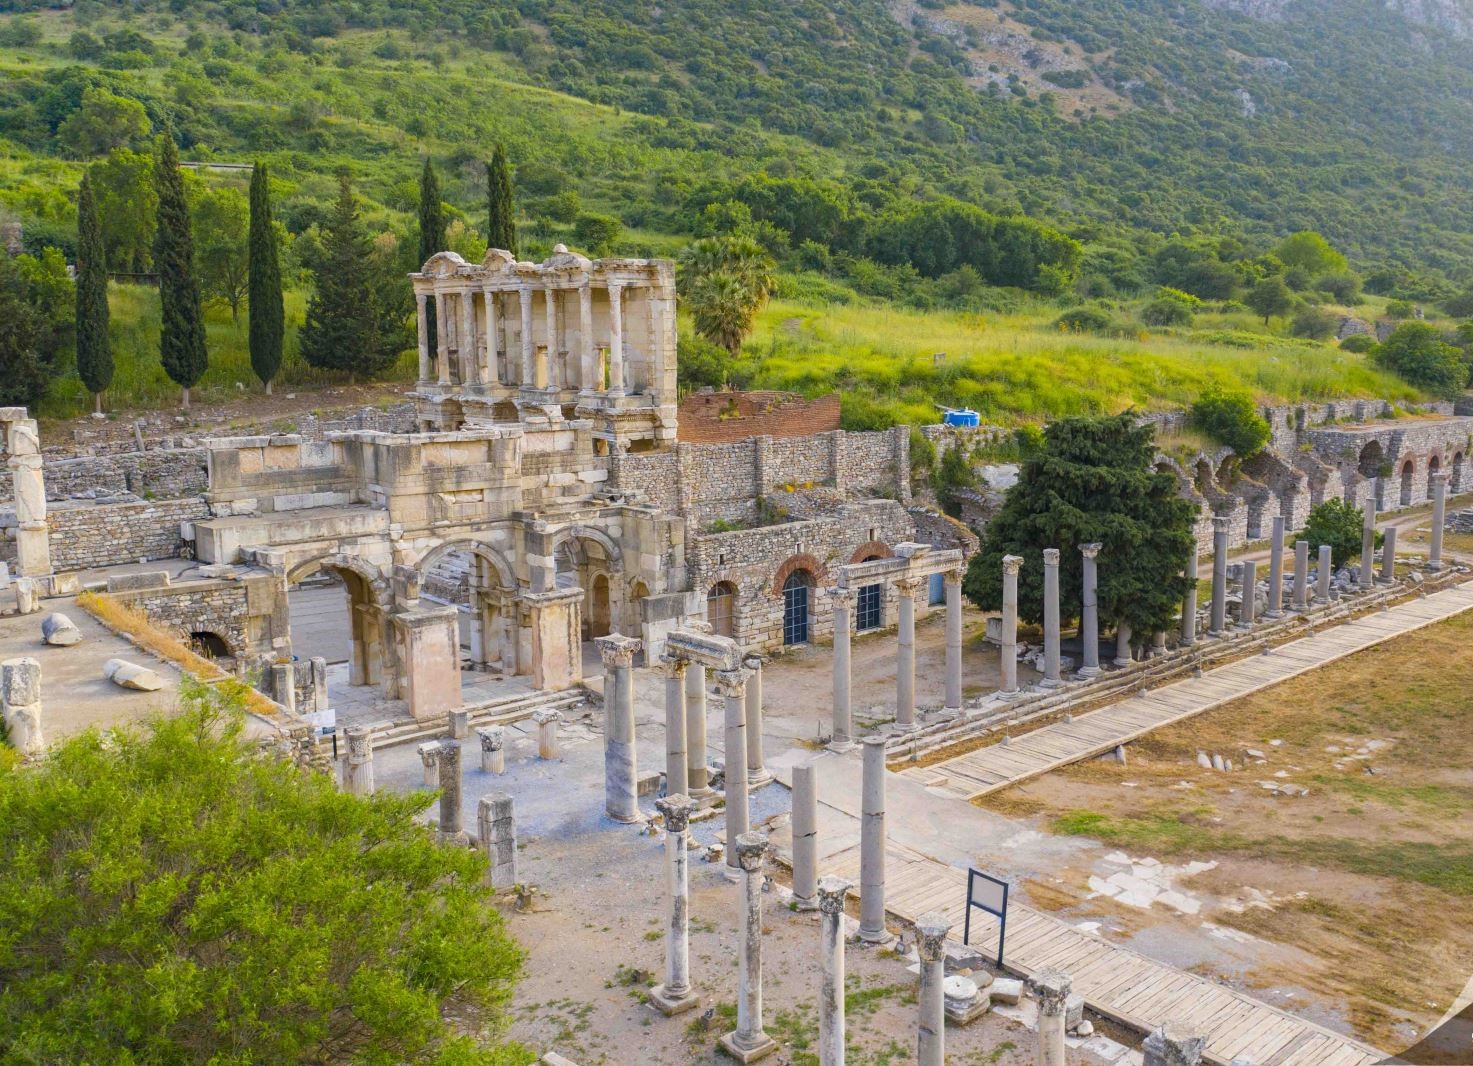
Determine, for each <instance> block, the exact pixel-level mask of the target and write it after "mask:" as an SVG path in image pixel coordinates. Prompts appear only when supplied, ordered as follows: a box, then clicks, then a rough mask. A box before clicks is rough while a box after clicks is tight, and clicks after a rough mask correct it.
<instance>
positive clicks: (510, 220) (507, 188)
mask: <svg viewBox="0 0 1473 1066" xmlns="http://www.w3.org/2000/svg"><path fill="white" fill-rule="evenodd" d="M486 186H487V189H486V198H487V214H486V242H487V243H488V244H489V245H490V246H491V247H492V248H504V249H506V250H507V251H508V252H510V253H511V254H512V255H513V256H515V255H516V254H517V208H516V204H515V203H514V202H513V200H512V195H511V172H510V171H509V170H508V169H507V166H506V149H505V148H503V147H502V146H501V145H499V144H498V145H497V146H496V151H495V152H494V153H492V156H491V162H490V163H488V164H486Z"/></svg>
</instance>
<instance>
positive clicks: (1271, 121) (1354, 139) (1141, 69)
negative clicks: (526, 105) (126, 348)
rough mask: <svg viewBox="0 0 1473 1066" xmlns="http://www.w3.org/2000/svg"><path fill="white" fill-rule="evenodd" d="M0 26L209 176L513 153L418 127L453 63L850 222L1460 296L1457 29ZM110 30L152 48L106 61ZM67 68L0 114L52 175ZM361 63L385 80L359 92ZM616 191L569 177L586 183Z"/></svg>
mask: <svg viewBox="0 0 1473 1066" xmlns="http://www.w3.org/2000/svg"><path fill="white" fill-rule="evenodd" d="M61 9H65V10H61ZM5 11H9V12H22V13H24V12H34V14H33V15H32V16H31V19H32V21H33V22H34V23H35V24H37V25H39V26H40V27H42V28H43V29H44V30H46V31H47V32H48V34H49V33H52V32H55V33H58V34H60V35H62V36H61V37H59V38H58V42H61V41H65V40H66V39H67V38H66V36H65V35H66V34H69V33H72V32H75V31H76V30H81V31H82V32H83V33H89V34H92V35H93V39H94V40H96V41H97V42H98V45H99V48H98V50H97V52H96V54H94V55H90V56H86V55H82V56H78V55H77V48H76V47H75V44H73V47H72V49H71V51H72V56H73V58H80V59H82V60H83V61H84V62H86V63H89V64H95V65H97V66H100V67H101V68H103V69H104V70H113V71H116V76H110V77H111V78H112V81H113V82H114V83H115V84H116V85H118V86H121V87H123V88H125V89H128V91H129V92H130V93H131V94H132V95H135V96H136V97H139V98H142V99H143V100H144V102H145V104H146V105H147V106H148V107H149V108H150V111H151V112H161V111H169V112H171V114H170V115H169V116H168V117H169V118H170V120H171V122H172V124H173V125H174V127H175V128H176V130H177V131H178V133H179V134H180V136H181V137H182V138H183V139H185V140H186V142H188V141H190V140H193V141H195V142H197V143H199V144H200V145H202V146H209V147H210V148H212V149H214V150H216V151H218V152H220V153H222V154H231V153H233V154H235V155H240V154H241V153H245V152H259V151H262V150H271V149H286V148H294V149H308V148H311V147H312V146H313V145H314V144H315V145H317V146H319V147H320V148H321V149H322V150H323V151H324V152H325V153H326V152H340V153H341V152H346V153H347V154H349V155H353V154H355V153H357V152H359V151H361V150H362V149H363V148H364V147H365V146H364V144H363V143H362V141H363V137H362V132H361V131H358V132H357V133H355V134H353V135H350V134H349V133H348V131H347V130H346V129H345V128H344V127H342V126H341V125H339V126H337V127H336V128H334V126H333V123H332V122H331V119H333V118H341V119H345V120H346V119H360V118H361V119H363V120H366V121H378V122H383V123H388V124H390V125H395V124H397V125H399V126H400V127H402V128H403V129H404V130H405V131H406V133H407V134H408V135H409V138H410V139H411V141H418V142H419V144H420V145H421V146H423V147H425V148H431V149H433V148H434V147H435V145H436V144H437V143H438V144H439V145H444V144H447V143H448V144H451V145H454V144H459V143H464V142H465V141H468V140H470V139H472V138H475V139H480V138H481V137H482V136H483V135H484V134H486V133H490V134H491V135H493V136H495V135H503V136H512V137H513V139H515V135H516V134H518V133H519V132H521V130H520V128H516V129H514V128H512V125H511V124H510V123H504V124H500V125H499V121H500V120H499V117H498V115H497V113H496V107H497V103H496V101H497V95H496V94H495V93H494V92H488V93H487V95H486V96H485V97H484V98H483V99H480V100H477V101H475V104H476V107H477V109H478V111H477V114H476V117H475V121H474V123H466V124H463V125H461V126H459V127H455V126H452V125H449V124H448V123H449V122H453V121H454V120H455V118H456V116H455V115H453V114H445V113H443V112H442V111H440V110H439V108H440V103H441V101H440V100H438V99H436V98H434V97H433V96H431V95H428V94H426V95H425V98H424V99H423V100H422V101H417V100H416V99H415V97H416V95H418V94H420V93H421V92H422V91H424V90H423V89H422V82H420V81H419V80H417V79H416V78H415V77H413V76H411V74H412V68H413V64H414V62H416V61H428V62H429V63H431V64H432V65H435V66H437V67H443V66H444V64H446V63H447V62H449V63H450V67H449V68H446V69H447V70H454V69H455V64H456V62H457V61H458V62H462V63H466V64H468V70H469V71H470V72H471V73H472V74H473V75H474V73H475V72H476V71H477V70H483V71H484V72H485V75H486V78H487V79H488V80H489V79H501V80H506V81H512V82H516V81H524V82H526V83H529V84H530V85H533V86H542V87H546V88H549V89H555V90H558V91H560V92H562V93H566V94H571V95H572V96H575V97H578V98H581V99H584V100H588V101H592V102H596V103H601V104H605V105H614V106H616V107H617V109H618V110H619V112H620V113H621V115H622V116H627V117H630V118H634V119H637V121H624V122H622V124H621V131H620V136H621V138H624V139H625V140H626V143H634V144H640V145H646V146H651V147H653V148H657V149H669V150H676V151H689V152H693V153H698V154H699V153H713V152H714V153H716V154H717V155H719V156H720V157H723V158H724V159H726V160H728V161H729V164H730V165H729V168H728V170H727V172H726V174H725V175H723V176H729V175H730V174H732V173H740V172H742V171H755V170H760V169H763V168H766V169H767V171H768V172H769V173H770V174H773V175H774V176H784V175H805V172H806V176H809V177H814V178H819V179H823V180H825V181H830V180H831V181H832V182H833V185H832V189H831V199H832V200H833V209H834V210H835V211H836V212H838V213H839V214H841V215H842V214H846V213H860V212H863V211H864V210H865V209H866V204H869V205H870V206H873V201H874V200H875V199H876V197H877V196H880V195H882V194H883V195H893V194H894V193H895V192H899V193H901V194H902V195H912V194H913V195H919V196H930V195H951V196H955V197H957V198H959V199H962V200H966V201H969V202H972V203H976V204H978V205H980V206H982V207H984V208H987V209H989V210H991V211H994V212H997V213H1001V214H1007V213H1013V212H1017V211H1021V212H1024V213H1027V214H1030V215H1033V216H1035V217H1038V218H1041V219H1044V220H1047V221H1049V222H1052V223H1054V224H1057V225H1059V226H1061V227H1062V228H1064V229H1066V230H1068V231H1071V232H1074V233H1076V234H1077V235H1079V236H1082V237H1086V238H1088V237H1098V236H1101V235H1104V234H1109V233H1111V232H1112V231H1114V230H1116V229H1124V228H1131V229H1138V230H1148V231H1152V232H1154V233H1156V234H1163V235H1166V234H1172V233H1195V234H1198V235H1208V236H1231V237H1241V238H1247V239H1248V240H1249V242H1250V243H1251V244H1255V245H1262V244H1264V243H1265V242H1267V241H1268V240H1270V239H1271V238H1276V237H1279V236H1282V235H1284V234H1286V233H1289V232H1291V231H1295V230H1301V229H1316V230H1319V231H1320V232H1322V233H1324V234H1325V235H1326V236H1327V237H1329V238H1330V240H1331V241H1332V242H1333V243H1334V244H1336V245H1337V246H1338V247H1341V248H1343V249H1345V250H1346V251H1347V252H1348V253H1349V254H1350V256H1351V258H1352V261H1353V262H1354V263H1355V264H1356V265H1357V266H1359V267H1361V268H1363V269H1371V268H1374V267H1375V266H1378V265H1382V264H1391V263H1400V264H1405V265H1410V266H1413V267H1415V268H1418V269H1430V270H1432V271H1434V272H1437V273H1441V274H1443V275H1444V276H1451V277H1454V278H1459V277H1461V276H1462V275H1464V274H1465V273H1466V272H1467V268H1466V266H1465V264H1466V263H1467V262H1470V261H1473V232H1470V231H1473V182H1470V180H1469V178H1468V170H1469V167H1470V164H1473V64H1470V63H1469V62H1468V60H1467V53H1468V47H1469V44H1470V37H1473V0H1016V2H1008V0H990V2H977V3H966V4H946V3H944V2H941V0H891V2H886V0H785V2H783V3H774V2H771V0H662V2H660V3H657V4H655V3H650V2H648V0H600V2H599V3H596V4H595V3H587V2H585V0H521V2H520V3H511V2H508V0H189V2H187V3H186V2H183V0H76V2H75V4H74V5H73V4H72V3H71V0H65V2H62V0H0V12H5ZM0 21H4V22H6V23H7V27H6V28H7V30H8V29H10V28H13V24H14V23H15V22H16V21H17V20H16V19H15V18H14V17H11V18H9V19H5V18H3V16H0ZM21 21H24V20H23V19H22V20H21ZM89 27H92V29H89ZM120 27H126V28H128V29H129V30H131V31H133V32H136V33H140V34H142V35H143V36H145V37H147V38H149V42H152V43H156V44H157V45H158V48H157V49H156V50H153V51H150V50H149V49H141V48H130V47H128V45H127V42H126V41H124V42H122V43H121V44H117V42H112V43H109V42H108V40H107V39H106V33H108V32H111V33H113V34H115V35H116V34H117V32H118V31H119V28H120ZM149 42H145V43H149ZM12 43H16V42H12ZM19 43H24V42H19ZM114 44H117V47H114ZM85 47H86V43H85V41H84V42H83V49H84V50H85ZM10 51H11V49H9V48H6V49H3V50H0V52H3V53H8V52H10ZM56 52H57V54H55V55H54V56H53V57H52V58H51V60H50V61H48V62H47V63H45V64H43V65H42V66H41V67H40V68H37V67H35V66H25V65H24V64H22V66H23V67H24V70H23V73H24V75H25V76H24V77H20V78H9V79H7V85H6V87H5V88H4V89H3V90H0V91H3V92H4V93H5V94H6V98H5V99H0V104H4V105H5V107H4V113H5V117H4V118H3V119H0V136H4V137H6V138H8V139H10V140H11V141H12V142H13V143H16V144H18V145H21V146H23V147H25V148H27V149H29V150H32V151H37V152H42V153H45V152H49V151H58V149H57V146H56V144H55V142H54V139H53V138H54V135H55V132H56V129H57V126H58V121H57V120H56V115H57V114H64V110H62V111H59V110H58V108H59V107H61V105H59V104H58V103H57V102H56V100H55V99H52V100H51V102H50V103H49V104H48V103H47V102H46V101H45V100H44V99H42V97H43V96H44V93H42V92H41V91H40V88H39V86H40V84H41V83H45V85H47V86H50V87H51V88H53V89H54V88H55V87H56V86H57V85H60V84H62V83H63V82H64V81H65V78H66V76H67V71H66V67H65V62H66V59H67V57H68V53H67V50H66V49H65V48H58V49H57V50H56ZM299 57H305V61H306V62H307V63H308V66H307V67H306V69H305V73H303V74H302V77H304V78H306V79H307V80H306V81H305V83H297V82H296V81H295V80H293V79H295V78H296V77H297V73H298V72H299V71H301V70H302V69H303V68H302V67H301V66H300V64H299V63H298V58H299ZM9 58H10V57H9V56H7V66H9V65H10V64H9V62H8V60H9ZM293 64H297V65H295V66H294V65H293ZM365 64H366V65H368V66H377V67H378V68H380V69H381V70H382V71H383V72H385V73H386V74H392V73H393V72H395V71H398V72H401V73H402V75H403V76H402V77H401V78H400V79H399V80H398V81H397V83H396V82H395V80H394V79H393V78H392V77H387V76H386V77H381V78H379V79H378V80H377V82H376V83H375V85H374V87H373V91H372V92H371V93H364V92H361V91H359V86H360V84H361V81H355V80H354V79H355V77H357V78H360V79H361V75H362V68H363V66H364V65H365ZM354 68H358V70H357V71H356V73H355V69H354ZM17 72H20V71H17V70H16V69H14V68H13V69H12V70H10V71H8V73H17ZM288 74H290V77H289V78H287V80H286V81H283V78H286V77H287V75H288ZM28 79H30V80H29V82H28ZM191 79H194V81H195V82H198V83H199V84H198V85H197V87H196V88H195V89H194V90H193V91H188V92H187V91H185V90H183V89H181V88H180V86H181V84H190V82H191ZM263 80H264V81H265V82H266V83H269V82H271V81H272V80H275V81H276V82H277V83H278V84H277V85H276V86H275V87H274V88H275V89H276V90H277V91H284V92H289V93H290V95H291V99H282V98H278V99H277V100H276V101H275V103H277V104H278V105H279V106H285V107H289V108H294V109H295V117H294V121H295V122H296V123H297V124H296V125H295V126H294V125H293V123H292V122H289V121H276V120H273V118H272V116H271V115H270V114H269V113H260V112H258V111H255V110H253V109H251V108H247V107H243V106H241V104H240V102H239V99H238V98H239V97H240V96H241V95H242V94H244V95H245V96H247V97H252V96H254V97H266V98H268V99H269V98H270V96H271V95H272V90H273V86H271V85H269V84H262V82H263ZM345 87H349V88H347V89H345ZM430 91H431V92H433V89H431V90H430ZM68 93H69V96H70V97H75V96H76V95H77V93H76V91H75V89H73V90H69V91H68ZM68 93H64V94H63V95H64V96H66V95H68ZM53 95H54V94H53ZM225 96H228V97H231V98H233V102H232V104H231V105H230V106H229V107H226V106H224V103H223V101H222V100H221V99H220V98H221V97H225ZM212 97H213V98H215V99H214V101H213V102H212V99H211V98H212ZM64 102H65V101H63V103H64ZM309 105H315V106H316V107H317V109H318V111H319V114H318V115H317V116H314V117H312V118H311V121H310V122H309V119H308V117H307V116H305V115H304V114H303V113H302V111H303V109H304V108H307V107H308V106H309ZM47 107H50V108H51V112H47V111H46V110H45V109H46V108H47ZM355 111H356V112H357V113H356V114H355ZM151 117H162V116H159V115H157V114H151ZM323 120H325V121H323ZM304 125H314V126H316V128H315V129H314V130H313V131H312V132H313V137H312V138H308V137H306V136H304V129H303V126H304ZM503 127H504V128H503ZM774 135H777V136H774ZM781 135H787V136H788V137H790V138H794V139H797V140H799V141H801V142H807V143H808V144H810V145H811V146H812V149H813V150H812V151H806V150H804V151H798V150H795V149H794V147H793V143H794V142H792V141H788V140H785V139H784V138H783V137H782V136H781ZM186 147H188V144H186ZM528 147H530V146H528ZM475 150H476V151H482V150H484V146H483V145H478V146H477V147H476V149H475ZM549 151H550V152H557V148H556V146H549ZM526 155H527V153H526V152H525V151H524V152H523V153H522V158H523V159H525V158H526ZM298 162H299V165H301V166H304V167H307V168H309V169H310V167H311V161H310V160H308V159H301V158H299V160H298ZM604 164H605V161H602V160H599V159H598V158H596V157H589V156H588V155H587V154H586V153H582V154H580V153H576V152H570V153H561V155H560V158H559V159H558V165H559V166H561V167H562V168H563V169H564V170H566V171H568V172H570V174H571V176H572V177H573V179H574V180H575V183H576V182H579V181H587V182H594V181H596V180H597V179H599V178H600V177H604V175H598V174H596V173H594V171H596V169H597V168H599V167H600V166H602V165H604ZM621 177H622V178H623V179H624V180H622V181H621V182H619V183H618V188H617V189H610V188H609V187H608V186H607V185H605V186H604V188H603V194H604V195H606V196H607V197H608V198H609V199H608V202H607V203H606V204H604V206H607V207H609V208H610V209H613V210H615V211H617V212H618V213H619V214H621V215H623V216H624V217H625V218H626V220H630V217H631V216H633V217H632V221H633V222H634V223H635V224H636V225H639V224H646V225H649V226H652V227H653V228H657V229H658V228H671V227H668V226H664V225H662V223H664V222H669V221H670V220H669V219H668V218H662V211H663V210H664V209H665V208H667V207H672V206H674V205H673V204H672V203H671V200H670V198H669V197H668V196H665V195H663V194H661V192H660V190H659V189H658V188H655V187H653V186H652V183H651V182H645V183H643V184H642V183H641V182H639V181H638V180H634V179H635V176H633V175H622V176H621ZM669 177H670V175H668V174H665V175H661V178H662V180H668V179H669ZM711 177H714V175H712V174H711V173H710V172H709V171H703V172H701V173H697V174H691V175H688V176H687V180H686V181H685V182H684V184H685V185H692V184H695V185H698V184H700V182H701V180H702V179H703V178H711ZM651 178H653V176H652V175H651ZM674 228H677V229H678V228H679V227H674ZM789 228H790V229H791V227H789ZM794 233H795V235H797V231H796V230H794Z"/></svg>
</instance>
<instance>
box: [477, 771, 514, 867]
mask: <svg viewBox="0 0 1473 1066" xmlns="http://www.w3.org/2000/svg"><path fill="white" fill-rule="evenodd" d="M476 830H477V836H478V838H479V840H480V844H481V847H482V848H483V849H484V850H485V852H486V862H487V867H488V868H487V870H486V876H487V878H488V879H489V880H490V882H491V887H492V888H496V889H501V888H511V887H512V886H513V885H515V884H517V820H516V810H515V805H514V803H513V801H512V798H511V794H510V793H509V792H488V793H486V794H485V795H484V796H482V797H481V800H480V803H479V804H478V805H477V808H476Z"/></svg>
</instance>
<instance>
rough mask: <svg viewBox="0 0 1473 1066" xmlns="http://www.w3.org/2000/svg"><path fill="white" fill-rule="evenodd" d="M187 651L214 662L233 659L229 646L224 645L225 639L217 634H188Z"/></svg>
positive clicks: (202, 632) (203, 632)
mask: <svg viewBox="0 0 1473 1066" xmlns="http://www.w3.org/2000/svg"><path fill="white" fill-rule="evenodd" d="M189 650H190V651H192V652H194V653H195V654H196V655H199V656H202V657H204V658H206V659H212V660H215V661H216V662H218V661H220V660H221V659H233V658H235V655H234V653H233V652H232V651H231V650H230V645H229V644H228V643H226V641H225V638H224V637H222V636H221V635H220V634H219V633H210V632H205V631H201V632H198V633H191V634H189Z"/></svg>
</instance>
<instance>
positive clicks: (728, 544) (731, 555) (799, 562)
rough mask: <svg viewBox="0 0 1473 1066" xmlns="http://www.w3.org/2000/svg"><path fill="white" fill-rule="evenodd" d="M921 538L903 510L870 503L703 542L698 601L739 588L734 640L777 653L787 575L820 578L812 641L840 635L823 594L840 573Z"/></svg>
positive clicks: (693, 552)
mask: <svg viewBox="0 0 1473 1066" xmlns="http://www.w3.org/2000/svg"><path fill="white" fill-rule="evenodd" d="M914 532H915V527H914V524H913V522H912V520H911V517H910V516H909V515H908V514H907V513H906V510H905V508H904V507H902V506H901V505H900V504H898V503H896V502H895V501H893V500H863V501H858V502H855V503H849V504H845V505H843V506H842V507H840V508H839V509H838V510H837V512H836V513H835V514H833V515H831V516H829V517H825V518H816V519H810V520H808V521H804V522H787V523H783V524H780V525H775V526H765V527H762V528H760V529H743V530H737V531H735V532H730V533H715V534H709V535H706V536H699V537H696V538H695V540H694V542H693V543H691V544H689V545H687V549H686V562H687V565H688V566H689V567H690V572H691V587H692V589H693V590H695V592H696V593H698V594H699V595H701V596H705V595H707V594H708V593H709V592H710V590H711V589H712V587H713V586H715V585H717V584H718V583H720V582H728V583H730V584H731V585H733V586H734V587H735V588H736V605H735V611H734V617H733V623H734V630H733V633H732V636H733V637H734V638H735V640H736V642H737V643H738V644H740V645H741V646H742V647H744V648H778V647H782V643H783V596H782V580H783V578H785V577H786V573H790V572H791V571H792V570H793V569H795V568H798V569H805V570H808V571H809V572H810V573H811V574H812V575H813V582H814V587H813V589H812V591H811V594H810V597H809V611H810V615H809V616H810V639H814V640H817V639H822V638H823V637H826V636H830V635H832V632H833V613H832V611H831V610H830V608H829V604H828V602H827V600H826V599H825V597H824V596H823V595H822V592H821V590H822V589H823V588H825V587H826V586H828V585H832V584H833V576H832V570H833V568H834V567H836V566H842V565H844V564H845V563H850V562H855V561H857V560H856V558H855V556H856V554H857V553H858V554H868V552H869V551H874V550H878V552H879V554H881V555H888V554H889V551H890V548H891V547H893V546H894V545H896V544H901V543H904V542H905V541H908V540H911V539H912V538H913V536H914ZM874 544H878V545H879V548H878V549H876V548H875V547H874V546H873V545H874ZM861 549H865V551H864V552H861ZM885 613H886V618H887V619H888V622H887V624H893V622H894V619H895V615H894V610H893V605H887V608H886V612H885Z"/></svg>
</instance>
